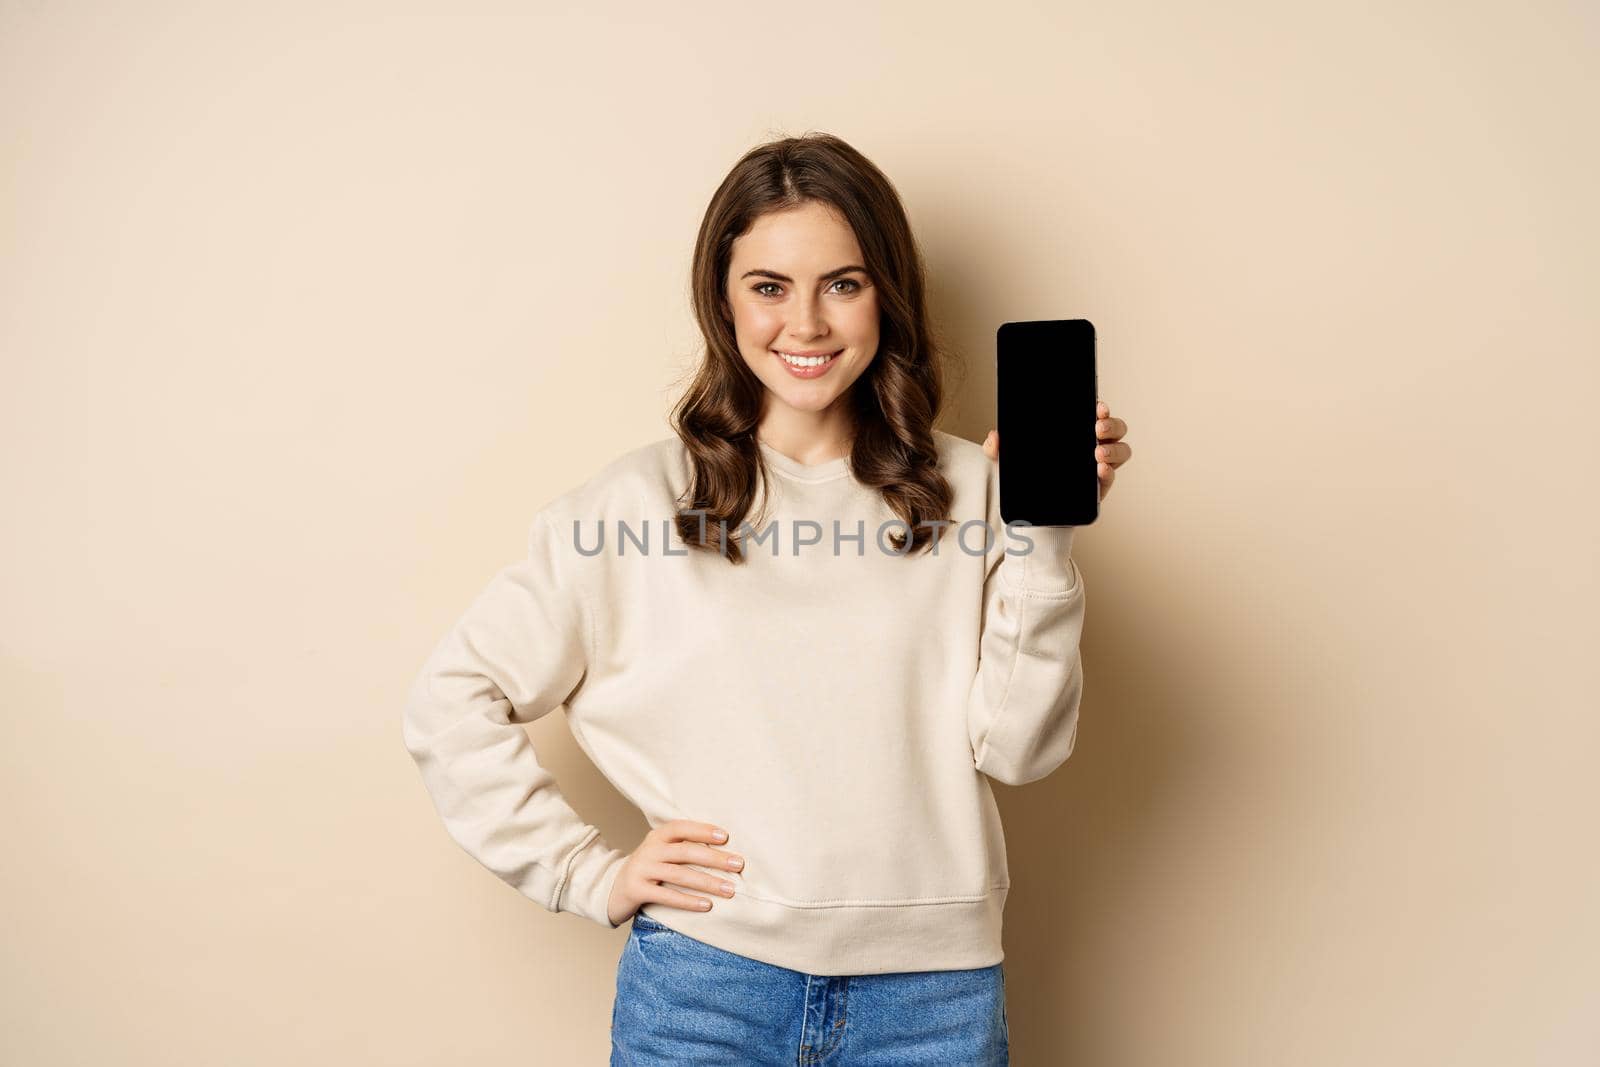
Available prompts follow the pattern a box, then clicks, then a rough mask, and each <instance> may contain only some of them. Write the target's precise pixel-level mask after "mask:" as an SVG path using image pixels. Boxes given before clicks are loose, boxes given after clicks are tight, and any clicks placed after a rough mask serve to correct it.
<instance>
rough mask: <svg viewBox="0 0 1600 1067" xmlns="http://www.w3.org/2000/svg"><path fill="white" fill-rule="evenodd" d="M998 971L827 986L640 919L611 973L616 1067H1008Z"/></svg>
mask: <svg viewBox="0 0 1600 1067" xmlns="http://www.w3.org/2000/svg"><path fill="white" fill-rule="evenodd" d="M1010 1062H1011V1059H1010V1031H1009V1028H1008V1027H1007V1025H1006V1000H1005V974H1004V972H1003V970H1002V967H1001V964H998V963H996V964H995V965H994V966H992V967H979V968H976V969H973V970H959V971H911V972H902V973H898V974H868V975H848V976H843V977H827V976H822V975H815V974H802V973H801V972H799V971H791V970H789V969H787V968H785V967H775V966H773V965H772V964H768V963H761V962H759V961H757V960H752V959H749V958H748V957H745V956H741V955H738V954H736V953H732V952H726V951H724V950H722V949H720V948H715V947H713V946H711V945H708V944H706V943H705V942H703V941H698V940H696V939H695V938H692V937H690V936H688V935H687V934H683V933H679V932H678V931H676V930H673V929H671V928H670V927H667V926H663V925H662V924H661V923H658V922H656V921H655V920H654V919H652V918H650V917H649V916H648V915H645V914H644V913H643V912H640V913H637V914H635V915H634V917H633V928H632V930H631V931H630V932H629V934H628V940H627V943H626V944H625V945H623V948H622V959H621V961H620V962H619V963H618V965H617V999H616V1004H615V1006H614V1007H613V1008H612V1014H611V1064H612V1067H663V1065H674V1067H675V1065H677V1064H685V1065H691V1067H716V1065H719V1064H727V1065H729V1067H756V1065H762V1064H772V1065H774V1067H776V1065H779V1064H783V1065H785V1067H794V1065H811V1064H818V1065H822V1064H825V1065H828V1067H911V1065H917V1067H933V1065H935V1064H951V1065H957V1064H959V1065H961V1067H984V1065H990V1064H999V1065H1008V1064H1009V1063H1010Z"/></svg>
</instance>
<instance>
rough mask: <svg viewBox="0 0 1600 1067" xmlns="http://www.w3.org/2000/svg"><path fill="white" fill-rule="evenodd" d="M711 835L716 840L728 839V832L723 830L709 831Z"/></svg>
mask: <svg viewBox="0 0 1600 1067" xmlns="http://www.w3.org/2000/svg"><path fill="white" fill-rule="evenodd" d="M711 836H712V837H714V838H716V839H717V840H718V841H726V840H727V839H728V834H727V832H726V831H724V830H713V831H711Z"/></svg>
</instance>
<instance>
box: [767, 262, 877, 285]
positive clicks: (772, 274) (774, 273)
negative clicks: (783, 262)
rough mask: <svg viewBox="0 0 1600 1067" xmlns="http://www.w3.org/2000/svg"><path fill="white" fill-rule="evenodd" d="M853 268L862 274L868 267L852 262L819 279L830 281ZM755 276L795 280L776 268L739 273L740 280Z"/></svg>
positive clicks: (791, 281)
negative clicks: (780, 272)
mask: <svg viewBox="0 0 1600 1067" xmlns="http://www.w3.org/2000/svg"><path fill="white" fill-rule="evenodd" d="M853 270H858V271H860V272H861V273H862V274H865V273H867V268H865V267H859V266H856V265H854V264H852V265H850V266H848V267H835V268H833V269H832V270H830V271H829V272H828V273H826V274H824V275H822V277H820V278H818V279H817V280H818V281H820V282H825V281H829V280H830V279H833V278H837V277H838V276H839V275H841V274H849V273H850V272H851V271H853ZM753 276H759V277H762V278H771V279H773V280H774V281H780V282H789V283H791V284H792V283H793V282H794V279H793V278H791V277H789V276H788V275H787V274H779V273H778V272H777V271H775V270H766V269H765V268H758V269H756V270H747V271H745V272H744V273H743V274H741V275H739V280H740V281H744V280H745V279H746V278H749V277H753Z"/></svg>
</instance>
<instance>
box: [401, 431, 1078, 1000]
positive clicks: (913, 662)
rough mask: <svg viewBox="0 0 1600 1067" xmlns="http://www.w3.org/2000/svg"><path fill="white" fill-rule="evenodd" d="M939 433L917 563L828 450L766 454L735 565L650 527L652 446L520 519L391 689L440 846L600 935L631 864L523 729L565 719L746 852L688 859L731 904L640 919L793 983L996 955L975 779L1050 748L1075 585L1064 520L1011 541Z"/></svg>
mask: <svg viewBox="0 0 1600 1067" xmlns="http://www.w3.org/2000/svg"><path fill="white" fill-rule="evenodd" d="M936 438H937V441H938V445H939V451H940V462H941V466H942V468H943V469H944V472H945V475H946V477H947V478H948V479H949V480H950V482H951V485H952V487H953V489H954V500H953V503H952V510H951V512H950V515H951V517H952V519H953V520H955V524H952V525H950V526H948V527H946V528H945V529H944V531H943V536H942V537H941V539H940V541H939V543H938V551H937V553H935V554H929V553H928V552H926V551H925V552H923V553H918V554H914V555H900V554H898V553H897V552H896V551H895V549H894V547H893V544H892V542H891V541H890V536H891V535H892V534H894V533H896V532H902V531H903V530H904V526H903V524H902V523H901V521H900V520H899V518H898V517H897V516H896V515H895V514H894V512H893V511H892V510H890V509H889V508H888V507H887V505H885V504H884V503H883V500H882V498H881V497H880V496H879V495H878V494H877V493H876V492H874V491H871V490H868V489H866V488H865V487H863V486H862V485H860V484H859V483H858V482H856V481H855V479H854V478H853V477H852V476H851V473H850V469H849V460H848V458H847V457H841V458H839V459H835V460H833V461H831V462H827V463H822V464H813V465H807V464H802V463H799V462H798V461H796V460H794V459H791V458H789V457H788V456H785V455H783V454H782V453H779V452H777V451H776V450H775V449H772V448H771V447H769V446H767V445H766V444H764V443H763V444H762V445H761V446H760V447H761V452H762V455H763V458H764V459H765V462H766V465H767V467H768V469H769V471H770V472H771V473H772V475H773V478H772V480H771V482H772V489H771V499H770V501H766V500H764V499H763V498H761V497H760V496H759V494H758V499H757V504H756V509H755V510H753V511H752V512H751V514H750V515H749V516H747V520H746V521H747V522H748V523H749V524H750V527H751V529H753V530H755V531H757V532H759V533H762V534H764V535H765V539H764V540H762V541H761V542H760V543H756V544H752V543H751V541H750V540H749V539H748V538H747V539H746V541H745V544H746V546H747V549H748V555H749V558H748V560H747V562H745V563H742V564H739V565H734V564H730V563H729V562H728V561H727V560H725V559H723V558H722V557H720V556H719V555H717V554H715V553H703V552H699V551H691V550H689V549H687V548H685V547H684V544H683V542H682V541H681V540H680V539H679V538H678V537H677V535H676V532H675V531H672V535H671V538H670V540H667V539H666V537H665V535H666V534H667V532H668V531H671V530H672V522H671V519H672V516H673V514H674V513H675V512H676V510H677V507H678V504H677V498H678V496H679V494H680V493H682V492H683V491H684V489H685V488H686V487H687V485H688V480H689V469H690V468H689V462H688V452H687V450H686V449H685V448H684V446H683V444H682V443H681V441H680V440H679V439H678V438H677V437H676V436H671V437H667V438H663V439H660V440H658V441H655V442H652V443H650V444H647V445H644V446H642V447H639V448H636V449H634V450H632V451H630V452H627V453H626V454H624V455H622V456H620V457H619V458H617V459H615V460H613V461H612V462H610V463H609V464H608V465H607V466H605V467H604V468H603V469H602V470H601V471H600V472H599V473H598V474H596V475H595V476H594V477H592V478H591V479H589V480H588V481H586V482H584V483H583V484H581V485H579V486H577V487H575V488H572V489H570V490H568V491H566V492H564V493H562V494H561V495H560V496H558V497H557V498H556V499H554V500H552V501H550V502H549V503H548V504H546V505H545V506H544V507H543V508H541V509H539V511H538V512H537V514H536V515H535V516H534V518H533V521H532V524H531V529H530V532H529V539H528V553H527V557H526V558H525V559H522V560H519V561H517V562H515V563H512V564H510V565H508V566H506V567H504V568H503V569H502V570H500V571H499V572H498V573H497V574H495V575H494V577H493V578H492V579H490V581H489V582H488V585H487V587H486V588H484V589H483V590H482V591H481V592H480V593H479V594H478V596H477V597H476V599H474V600H473V602H472V603H471V605H470V606H469V607H468V608H467V609H466V611H465V613H464V614H463V615H462V616H461V617H460V618H459V620H458V621H457V622H456V623H455V625H454V626H453V627H452V628H451V629H450V631H449V632H448V633H447V634H446V635H445V637H444V638H443V639H442V640H441V641H440V643H439V644H438V645H437V647H436V648H435V649H434V650H433V652H432V654H431V655H430V656H429V657H428V659H427V662H426V663H425V664H424V666H423V667H422V670H421V672H420V674H419V675H418V676H417V678H416V681H415V682H414V684H413V685H412V687H411V690H410V693H409V696H408V698H407V703H406V706H405V713H404V735H405V744H406V748H407V749H408V750H409V751H410V753H411V755H412V756H413V757H414V758H415V760H416V762H417V765H418V767H419V768H420V770H421V775H422V780H423V782H424V784H425V785H426V787H427V789H428V791H429V793H430V795H431V796H432V798H433V802H434V804H435V806H436V807H437V809H438V811H439V814H440V816H441V817H442V819H443V821H444V825H445V827H446V829H447V830H448V831H449V833H450V836H451V837H452V838H454V839H455V841H456V842H457V843H458V844H460V845H461V847H462V848H464V849H465V850H466V851H467V852H468V853H469V854H470V855H472V856H473V857H474V858H476V859H477V860H478V861H479V862H480V863H482V864H483V865H484V866H486V867H488V868H489V869H490V870H491V871H493V872H494V873H495V874H496V875H498V876H499V877H500V878H502V879H504V880H505V881H506V882H508V883H509V884H511V885H512V886H514V887H516V888H517V889H518V890H520V891H521V892H522V893H524V894H525V895H527V896H528V897H530V898H532V899H533V900H536V901H538V902H539V903H540V904H542V905H543V906H544V907H546V908H547V909H549V910H550V911H553V912H572V913H574V914H576V915H581V916H583V917H584V918H586V919H589V920H592V921H594V922H598V923H601V924H603V925H605V926H606V927H607V928H610V927H611V922H610V920H609V919H608V918H607V916H606V905H607V901H608V900H609V898H610V894H611V889H612V885H613V884H614V882H615V880H616V877H617V874H618V872H619V871H620V869H621V865H622V863H623V861H624V859H626V857H627V853H625V852H623V851H621V850H619V849H616V848H613V847H611V846H610V845H609V844H607V843H606V841H605V840H604V839H603V838H602V837H600V834H599V830H598V829H597V828H596V827H594V826H592V825H590V824H589V823H588V822H586V821H585V820H584V819H583V817H582V816H580V815H579V814H578V813H577V812H576V811H574V810H573V808H572V807H571V806H570V805H569V804H568V802H567V801H566V799H565V798H564V797H563V796H562V794H561V792H560V790H559V789H558V787H557V784H556V782H555V780H554V779H553V778H552V777H551V775H550V773H549V772H548V771H547V770H546V769H545V768H544V767H543V766H541V764H540V762H539V759H538V756H537V754H536V752H535V751H534V748H533V745H532V743H531V741H530V740H529V737H528V734H527V732H526V731H525V730H524V729H523V724H525V723H528V722H531V721H533V720H534V719H537V718H539V717H540V716H542V715H545V714H547V713H548V712H550V711H551V710H553V709H554V708H556V707H558V706H561V705H563V704H564V705H565V707H566V711H567V717H568V723H569V725H570V726H571V729H572V734H573V736H574V738H575V739H576V740H577V741H578V743H579V744H580V745H581V746H582V747H583V750H584V751H585V752H586V753H587V754H588V756H589V758H590V759H591V760H593V762H594V764H595V766H596V767H598V768H599V769H600V770H601V772H602V773H604V774H605V776H606V777H607V778H608V779H609V780H610V781H611V783H612V784H613V785H614V786H615V787H616V788H617V789H618V790H619V791H620V792H621V793H622V794H623V795H624V796H626V797H627V798H628V799H629V800H630V801H631V802H633V803H634V804H635V805H637V807H638V808H639V809H640V811H642V812H643V813H644V815H645V817H646V819H647V820H648V822H649V824H650V825H651V826H658V825H660V824H661V823H663V822H666V821H668V820H671V819H675V818H687V819H694V820H699V821H704V822H708V823H712V824H715V825H718V826H721V827H723V828H725V829H727V831H728V833H729V840H728V841H727V842H726V843H725V844H723V845H721V846H720V847H721V848H723V849H726V850H727V851H730V852H735V853H738V854H739V855H742V856H743V857H744V858H745V868H744V870H743V871H742V872H732V871H727V870H723V869H721V868H720V867H712V866H703V867H702V866H698V865H695V867H696V869H698V870H703V871H707V872H709V873H714V874H716V875H718V876H720V877H722V878H725V879H727V880H728V881H731V882H733V883H734V885H735V895H734V896H733V897H732V898H727V897H721V896H718V895H716V894H707V893H705V892H704V891H701V890H697V889H696V890H687V891H688V892H692V893H695V894H697V895H701V896H707V895H709V896H710V897H711V899H712V907H711V910H710V911H707V912H692V911H687V910H685V909H682V908H677V907H673V906H669V905H664V904H656V903H651V904H646V905H645V906H644V907H643V909H642V910H643V911H644V912H645V914H647V915H649V916H650V917H651V918H652V919H655V920H656V921H657V922H660V923H663V924H665V925H667V926H669V927H672V928H674V929H676V930H679V931H681V932H683V933H685V934H688V935H689V936H690V937H694V938H698V939H699V940H701V941H704V942H706V943H708V944H711V945H714V946H716V947H718V948H721V949H725V950H727V951H729V952H736V953H739V954H741V955H744V956H747V957H750V958H752V959H756V960H760V961H762V962H765V963H770V964H775V965H777V966H781V967H788V968H791V969H793V970H797V971H802V972H806V973H810V974H818V975H847V974H879V973H886V972H892V971H926V970H948V969H955V968H970V967H986V966H990V965H992V964H994V963H998V962H999V961H1000V960H1001V959H1002V958H1003V957H1004V953H1003V951H1002V948H1001V938H1000V932H1001V913H1002V909H1003V907H1004V905H1005V899H1006V892H1007V888H1008V887H1009V885H1010V877H1009V873H1008V870H1007V866H1006V850H1005V839H1004V836H1003V834H1002V831H1001V825H1000V817H999V811H998V809H997V808H996V805H995V801H994V796H993V794H992V793H991V791H990V788H989V782H988V778H994V779H995V780H997V781H1001V782H1005V783H1007V784H1011V785H1017V784H1021V783H1023V782H1031V781H1034V780H1036V779H1039V778H1042V777H1044V776H1045V775H1047V774H1049V773H1050V772H1051V771H1053V770H1055V769H1056V768H1057V767H1059V766H1060V765H1061V764H1062V762H1063V761H1065V760H1066V759H1067V757H1068V756H1069V755H1071V753H1072V748H1073V743H1074V741H1075V739H1076V736H1077V727H1078V704H1079V698H1080V696H1081V694H1082V689H1083V671H1082V666H1081V661H1080V658H1079V650H1078V644H1079V635H1080V633H1081V631H1082V628H1083V612H1084V584H1083V577H1082V575H1081V574H1080V573H1079V572H1078V570H1077V566H1076V564H1075V563H1074V562H1073V560H1072V558H1071V548H1072V535H1073V528H1072V527H1013V528H1010V529H1007V528H1006V527H1005V526H1004V525H1003V524H1002V522H1001V520H1000V514H999V507H998V469H997V468H996V466H995V465H994V463H993V462H992V461H990V459H989V458H988V457H987V456H986V455H984V452H983V449H982V448H981V447H980V446H978V445H976V444H973V443H972V442H970V441H967V440H965V439H963V438H959V437H955V436H952V435H950V434H947V433H944V432H942V431H936ZM764 504H768V505H770V506H768V507H767V510H766V512H765V515H763V512H762V507H763V505H764ZM958 524H959V525H958ZM735 530H736V531H737V528H735ZM880 532H881V539H880V537H879V534H880ZM602 537H603V538H604V540H603V546H604V548H603V551H600V552H598V553H596V552H595V549H596V547H597V545H599V544H600V543H601V538H602ZM986 541H987V542H988V545H987V548H988V550H987V551H985V542H986ZM1030 547H1031V550H1030ZM985 776H988V777H985ZM678 888H679V889H680V891H682V887H678Z"/></svg>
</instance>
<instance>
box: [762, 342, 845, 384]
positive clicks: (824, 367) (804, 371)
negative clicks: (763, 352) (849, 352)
mask: <svg viewBox="0 0 1600 1067" xmlns="http://www.w3.org/2000/svg"><path fill="white" fill-rule="evenodd" d="M843 351H844V349H842V348H841V349H839V352H843ZM839 352H835V353H833V354H832V355H831V356H829V357H828V359H827V361H826V362H824V363H819V364H817V365H816V366H814V367H797V366H795V365H794V364H793V363H790V362H789V361H788V360H787V359H784V358H783V357H782V356H781V355H779V354H778V350H777V349H772V355H773V356H774V358H776V359H777V361H778V362H779V363H781V364H783V369H784V370H786V371H788V372H789V373H790V374H792V375H794V376H795V377H796V378H820V377H822V376H823V375H824V374H826V373H828V369H829V368H830V367H832V366H833V365H834V364H835V363H837V362H839Z"/></svg>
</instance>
